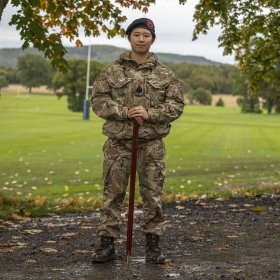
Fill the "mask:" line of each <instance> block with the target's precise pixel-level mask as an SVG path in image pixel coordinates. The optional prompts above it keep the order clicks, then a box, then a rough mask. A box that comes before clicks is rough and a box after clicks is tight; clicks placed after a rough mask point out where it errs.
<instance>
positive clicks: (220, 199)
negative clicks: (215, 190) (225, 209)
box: [216, 197, 228, 201]
mask: <svg viewBox="0 0 280 280" xmlns="http://www.w3.org/2000/svg"><path fill="white" fill-rule="evenodd" d="M216 200H218V201H226V200H228V198H227V197H218V198H216Z"/></svg>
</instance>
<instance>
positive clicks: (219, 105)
mask: <svg viewBox="0 0 280 280" xmlns="http://www.w3.org/2000/svg"><path fill="white" fill-rule="evenodd" d="M215 106H217V107H224V106H225V104H224V101H223V99H222V98H221V97H220V98H219V99H218V101H217V102H216V104H215Z"/></svg>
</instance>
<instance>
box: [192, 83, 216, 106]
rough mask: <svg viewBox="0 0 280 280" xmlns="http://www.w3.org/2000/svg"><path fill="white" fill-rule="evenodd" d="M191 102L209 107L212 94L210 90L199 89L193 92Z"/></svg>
mask: <svg viewBox="0 0 280 280" xmlns="http://www.w3.org/2000/svg"><path fill="white" fill-rule="evenodd" d="M192 100H193V101H195V102H197V103H199V104H201V105H211V102H212V93H211V91H210V90H206V89H204V88H203V87H199V88H197V89H196V90H195V91H194V92H193V94H192Z"/></svg>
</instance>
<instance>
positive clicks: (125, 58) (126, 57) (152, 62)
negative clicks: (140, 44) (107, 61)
mask: <svg viewBox="0 0 280 280" xmlns="http://www.w3.org/2000/svg"><path fill="white" fill-rule="evenodd" d="M116 63H119V64H122V65H123V64H128V63H130V64H132V63H133V64H134V63H136V65H137V62H136V61H135V60H133V59H132V58H131V51H125V52H124V53H123V54H121V55H120V56H119V57H118V59H117V60H116ZM157 64H158V58H157V56H156V55H155V54H154V53H152V52H150V53H149V56H148V58H147V59H146V61H145V62H144V63H143V64H141V66H140V67H139V68H154V67H155V66H156V65H157Z"/></svg>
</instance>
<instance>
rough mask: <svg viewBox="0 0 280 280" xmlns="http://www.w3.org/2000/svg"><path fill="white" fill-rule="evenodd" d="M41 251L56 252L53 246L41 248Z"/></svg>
mask: <svg viewBox="0 0 280 280" xmlns="http://www.w3.org/2000/svg"><path fill="white" fill-rule="evenodd" d="M41 251H43V252H45V253H57V250H56V249H54V248H42V249H41Z"/></svg>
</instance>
